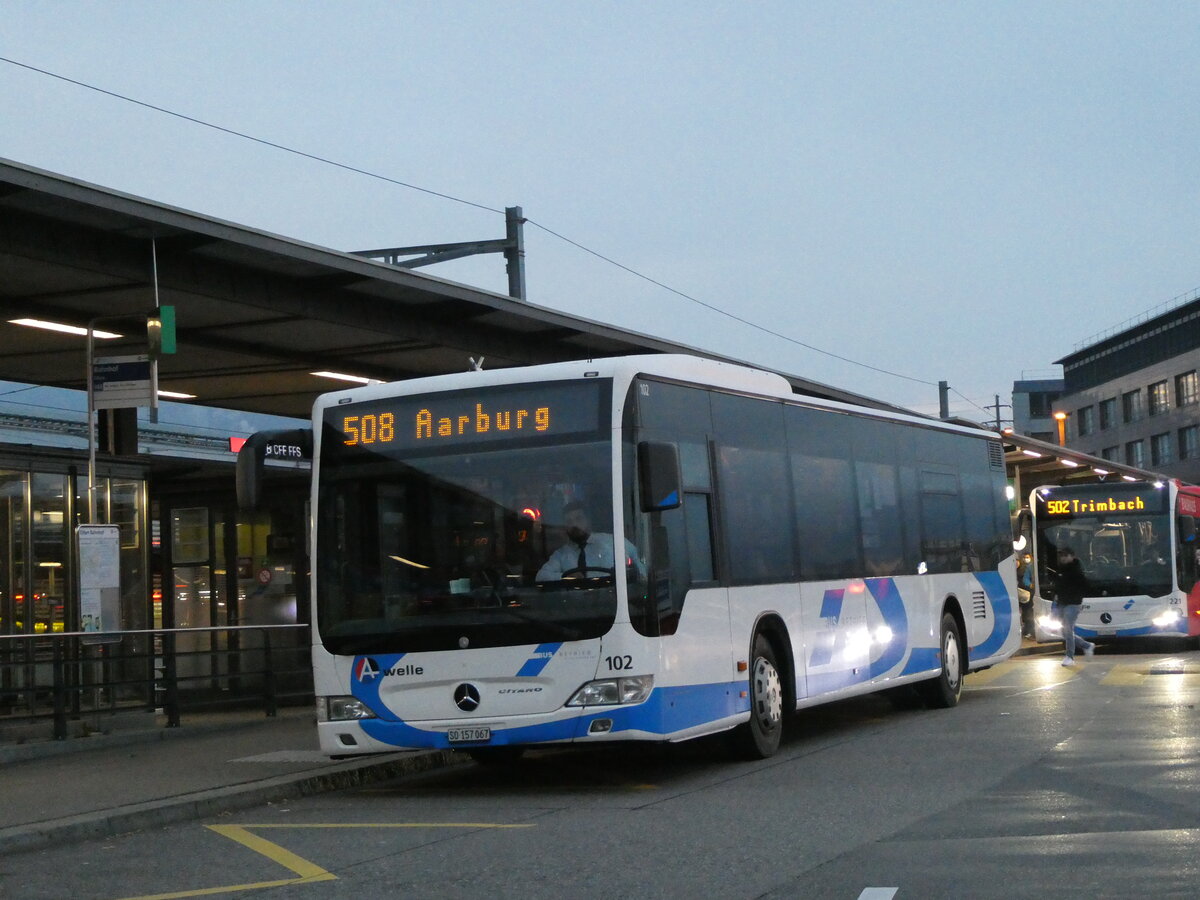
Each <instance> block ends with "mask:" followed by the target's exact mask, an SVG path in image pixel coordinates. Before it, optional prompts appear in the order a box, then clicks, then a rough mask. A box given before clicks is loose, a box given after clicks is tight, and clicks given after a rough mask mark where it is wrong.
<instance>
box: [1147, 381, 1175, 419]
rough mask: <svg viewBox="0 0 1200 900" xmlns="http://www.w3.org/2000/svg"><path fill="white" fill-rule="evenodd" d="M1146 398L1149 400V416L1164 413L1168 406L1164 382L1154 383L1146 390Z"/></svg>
mask: <svg viewBox="0 0 1200 900" xmlns="http://www.w3.org/2000/svg"><path fill="white" fill-rule="evenodd" d="M1146 396H1147V397H1148V398H1149V407H1150V415H1152V416H1158V415H1161V414H1162V413H1165V412H1166V411H1167V409H1168V407H1169V406H1170V399H1169V397H1170V395H1169V394H1168V392H1167V383H1166V382H1165V381H1156V382H1154V384H1152V385H1150V387H1148V388H1146Z"/></svg>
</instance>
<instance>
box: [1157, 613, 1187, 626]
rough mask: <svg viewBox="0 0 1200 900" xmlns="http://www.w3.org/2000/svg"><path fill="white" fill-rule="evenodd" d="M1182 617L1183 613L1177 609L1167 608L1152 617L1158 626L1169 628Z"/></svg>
mask: <svg viewBox="0 0 1200 900" xmlns="http://www.w3.org/2000/svg"><path fill="white" fill-rule="evenodd" d="M1182 618H1183V614H1182V613H1181V612H1180V611H1179V610H1177V609H1168V610H1167V611H1166V612H1165V613H1163V614H1162V615H1160V616H1155V617H1154V624H1155V625H1156V626H1157V627H1158V628H1170V627H1171V626H1172V625H1175V624H1176V623H1178V622H1179V620H1180V619H1182Z"/></svg>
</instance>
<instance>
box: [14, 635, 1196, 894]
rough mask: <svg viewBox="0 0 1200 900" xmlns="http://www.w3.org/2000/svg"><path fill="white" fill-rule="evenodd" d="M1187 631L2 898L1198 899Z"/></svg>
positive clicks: (243, 821) (338, 796) (119, 849)
mask: <svg viewBox="0 0 1200 900" xmlns="http://www.w3.org/2000/svg"><path fill="white" fill-rule="evenodd" d="M1198 693H1200V653H1196V652H1194V651H1193V652H1184V653H1180V654H1163V653H1161V652H1160V653H1156V654H1141V653H1139V654H1111V653H1107V652H1104V651H1102V652H1101V653H1100V654H1099V655H1097V656H1096V657H1095V658H1094V659H1091V660H1081V663H1080V665H1079V666H1078V667H1077V668H1076V669H1073V670H1068V669H1064V668H1062V667H1061V666H1060V665H1059V657H1058V656H1057V655H1046V656H1042V657H1022V658H1018V659H1014V660H1012V661H1010V662H1008V663H1005V664H1004V665H1003V666H998V667H996V668H995V669H992V670H989V671H987V672H984V673H979V674H977V675H973V676H970V678H969V679H968V681H967V690H966V692H965V694H964V698H963V702H962V703H961V704H960V705H959V706H958V708H956V709H953V710H944V711H926V710H923V709H919V708H914V707H912V706H911V705H906V704H905V703H904V702H903V700H904V698H902V697H901V698H896V699H897V700H898V701H900V702H898V703H897V702H893V701H892V700H891V699H888V698H883V697H869V698H862V699H859V700H852V701H847V702H843V703H839V704H835V705H831V706H827V707H823V708H820V709H816V710H809V711H807V712H804V713H802V714H800V715H799V716H797V718H796V719H795V721H794V723H793V728H792V733H791V734H790V735H789V737H788V738H787V739H786V740H785V744H784V746H783V748H782V750H781V751H780V753H779V754H778V755H777V756H776V757H774V758H772V759H770V760H767V761H763V762H755V763H747V762H731V761H728V759H726V758H725V757H724V753H723V745H722V743H721V742H720V741H714V740H708V741H701V742H692V743H690V744H686V745H680V746H676V747H649V746H641V747H627V748H613V749H611V750H606V751H603V752H600V751H591V752H586V753H584V752H570V751H560V750H545V751H538V752H535V753H530V754H528V755H527V756H526V757H525V758H524V759H522V760H521V761H520V762H518V763H516V764H513V765H510V766H505V767H482V766H476V765H467V766H457V767H453V768H450V769H444V770H441V771H436V772H430V773H425V774H422V775H416V776H409V777H406V778H403V779H398V780H396V781H393V782H388V783H384V784H382V785H375V786H373V787H368V788H359V789H353V790H347V791H342V792H339V793H332V794H323V795H319V796H314V797H307V798H297V799H296V800H295V801H294V802H293V801H288V802H285V803H279V804H275V805H272V806H269V807H265V808H261V809H258V810H251V811H244V812H238V813H236V814H231V815H227V816H223V817H220V818H217V819H211V820H201V821H195V822H188V823H184V824H181V825H176V826H171V827H169V828H164V829H161V830H153V831H146V832H139V833H134V834H130V835H123V836H120V837H117V838H113V839H109V840H104V841H96V842H91V843H75V844H72V845H70V846H64V847H61V848H50V849H46V850H42V851H36V852H27V853H19V854H10V855H8V856H7V857H6V858H4V859H0V897H12V898H22V900H24V898H29V900H34V898H53V900H61V898H74V900H84V898H106V900H107V898H128V897H148V896H171V897H191V896H234V897H236V896H239V895H253V896H256V897H257V896H261V897H266V898H310V897H313V898H315V897H322V898H323V897H339V898H340V897H347V898H356V900H364V898H374V897H384V896H386V897H417V898H426V897H429V898H433V897H437V898H456V897H464V898H467V897H469V898H476V897H479V898H507V897H512V898H518V897H519V898H522V900H528V898H541V897H547V898H559V897H563V896H573V897H574V896H578V897H604V898H611V897H638V898H644V897H734V898H737V897H746V898H761V897H769V898H792V897H804V898H810V897H811V898H837V900H857V898H862V900H889V898H893V897H894V898H936V897H955V898H962V897H969V898H991V897H996V898H1014V897H1038V898H1046V897H1053V898H1063V897H1084V896H1086V897H1089V898H1095V897H1120V898H1126V897H1195V896H1197V894H1198V893H1200V888H1198V887H1197V886H1198V885H1200V853H1198V852H1197V850H1196V847H1197V846H1198V842H1200V752H1198V750H1200V747H1198V744H1200V719H1198V717H1197V710H1196V702H1197V694H1198Z"/></svg>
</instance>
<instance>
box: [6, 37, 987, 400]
mask: <svg viewBox="0 0 1200 900" xmlns="http://www.w3.org/2000/svg"><path fill="white" fill-rule="evenodd" d="M0 62H5V63H8V64H9V65H13V66H17V67H19V68H22V69H26V70H28V71H31V72H36V73H38V74H39V75H45V76H47V77H49V78H55V79H57V80H59V81H63V82H66V83H67V84H72V85H75V86H76V87H81V88H84V89H86V90H89V91H95V92H96V93H99V94H103V95H105V96H107V97H112V98H114V99H116V100H122V101H124V102H126V103H132V104H134V105H135V106H140V107H142V108H144V109H149V110H152V111H154V112H158V113H162V114H164V115H168V116H172V117H174V118H176V119H180V120H182V121H185V122H189V123H191V124H194V125H200V126H202V127H205V128H211V129H213V130H215V131H219V132H222V133H223V134H228V135H231V136H233V137H238V138H241V139H243V140H247V141H251V142H253V143H256V144H260V145H262V146H264V147H270V148H273V149H275V150H280V151H283V152H284V153H290V154H292V155H294V156H299V157H302V158H304V159H308V160H311V161H313V162H318V163H322V164H324V165H329V166H333V167H335V168H338V169H342V170H343V171H346V172H353V173H355V174H358V175H363V176H365V177H367V178H374V179H377V180H379V181H383V182H386V183H388V184H392V185H396V186H397V187H403V188H407V189H409V190H413V191H419V192H421V193H423V194H428V195H430V196H433V197H439V198H441V199H444V200H450V201H453V202H455V203H461V204H463V205H465V206H471V207H474V208H475V209H481V210H484V211H486V212H491V213H496V214H498V215H504V214H505V213H504V210H500V209H496V208H495V207H491V206H487V205H486V204H482V203H476V202H474V201H471V200H465V199H463V198H461V197H455V196H453V195H452V194H447V193H444V192H442V191H436V190H433V189H431V188H425V187H421V186H420V185H416V184H412V183H411V182H407V181H401V180H399V179H396V178H391V177H389V176H386V175H380V174H379V173H377V172H372V171H369V170H367V169H362V168H359V167H357V166H352V165H348V164H346V163H341V162H338V161H336V160H333V159H329V158H327V157H324V156H319V155H317V154H314V153H307V152H305V151H303V150H297V149H295V148H294V147H288V146H287V145H285V144H280V143H277V142H276V141H270V140H267V139H265V138H260V137H256V136H254V135H252V134H247V133H245V132H243V131H237V130H236V129H233V128H227V127H225V126H223V125H217V124H215V123H213V122H208V121H205V120H204V119H199V118H196V117H195V116H189V115H187V114H185V113H180V112H176V111H175V110H172V109H167V108H166V107H163V106H158V105H156V104H154V103H148V102H146V101H144V100H138V99H136V98H134V97H130V96H128V95H127V94H122V93H119V92H117V91H112V90H108V89H106V88H102V87H98V86H97V85H94V84H89V83H88V82H85V81H80V80H78V79H76V78H70V77H68V76H66V75H62V74H60V73H58V72H52V71H50V70H49V69H43V68H41V67H39V66H34V65H30V64H29V63H25V62H21V61H19V60H15V59H11V58H9V57H6V56H0ZM525 221H526V222H527V223H528V224H530V225H532V226H534V227H535V228H537V229H539V230H541V231H544V232H545V233H546V234H548V235H550V236H552V237H554V238H557V239H558V240H560V241H563V242H564V243H567V244H569V245H571V246H572V247H575V248H576V249H578V250H581V251H583V252H584V253H587V254H589V255H591V256H594V257H595V258H596V259H599V260H602V261H603V262H606V263H608V264H609V265H612V266H615V267H616V268H618V269H621V270H622V271H624V272H627V273H628V274H630V275H633V276H634V277H636V278H640V279H642V280H643V281H646V282H648V283H649V284H652V285H655V286H656V287H659V288H661V289H662V290H665V291H668V292H670V293H672V294H675V295H676V296H678V297H681V298H683V299H684V300H688V301H690V302H692V303H695V304H697V305H698V306H702V307H704V308H705V309H708V310H710V311H712V312H715V313H717V314H718V315H722V316H725V317H726V318H729V319H732V320H733V321H735V322H739V323H741V324H743V325H746V326H748V327H750V328H753V329H755V330H757V331H760V332H762V333H764V334H769V335H771V336H772V337H776V338H779V339H780V340H783V341H786V342H788V343H790V344H794V345H796V346H798V347H803V348H804V349H806V350H811V351H812V352H814V353H819V354H822V355H823V356H827V357H830V358H831V359H836V360H839V361H841V362H844V363H848V364H850V365H854V366H859V367H861V368H864V369H869V370H871V371H872V372H878V373H880V374H882V375H888V376H891V377H893V378H900V379H904V380H905V381H911V382H914V383H916V384H923V385H927V386H929V387H934V386H936V383H935V382H933V381H928V380H926V379H923V378H915V377H913V376H911V375H904V374H902V373H900V372H893V371H891V370H889V369H884V368H882V367H880V366H873V365H871V364H869V363H864V362H861V361H859V360H856V359H851V358H850V357H848V356H843V355H841V354H838V353H833V352H832V351H829V350H824V349H822V348H820V347H817V346H814V345H812V344H808V343H805V342H804V341H801V340H798V339H796V338H794V337H791V336H790V335H786V334H783V333H781V332H779V331H776V330H774V329H772V328H767V327H766V326H764V325H760V324H759V323H757V322H754V321H752V320H750V319H747V318H745V317H743V316H739V315H736V314H734V313H731V312H729V311H728V310H725V309H721V308H720V307H719V306H715V305H713V304H711V303H706V302H705V301H703V300H700V299H698V298H697V297H694V296H692V295H691V294H688V293H686V292H684V291H681V290H678V289H677V288H673V287H671V286H670V285H668V284H665V283H663V282H661V281H658V280H657V279H655V278H652V277H650V276H649V275H646V274H644V273H642V272H639V271H637V270H636V269H634V268H632V267H630V266H627V265H625V264H624V263H620V262H618V261H617V260H615V259H613V258H611V257H609V256H605V255H604V254H603V253H600V252H598V251H596V250H593V249H591V248H590V247H587V246H585V245H584V244H581V243H579V242H578V241H575V240H572V239H571V238H569V237H567V236H566V235H563V234H560V233H559V232H557V231H554V230H553V229H551V228H548V227H547V226H545V225H543V224H541V223H540V222H537V221H535V220H533V219H530V218H526V219H525ZM955 393H958V392H957V391H955ZM959 396H962V395H961V394H960V395H959ZM963 399H964V400H966V399H967V398H965V397H963ZM967 402H968V403H971V401H970V400H968V401H967ZM972 405H975V404H972ZM985 412H986V410H985Z"/></svg>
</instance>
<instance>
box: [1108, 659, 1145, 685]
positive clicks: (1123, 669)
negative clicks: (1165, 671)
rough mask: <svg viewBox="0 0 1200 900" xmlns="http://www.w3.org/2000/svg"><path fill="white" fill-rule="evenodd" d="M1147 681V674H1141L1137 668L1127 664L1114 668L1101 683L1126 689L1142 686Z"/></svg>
mask: <svg viewBox="0 0 1200 900" xmlns="http://www.w3.org/2000/svg"><path fill="white" fill-rule="evenodd" d="M1145 680H1146V673H1145V672H1139V671H1138V668H1137V667H1135V666H1132V665H1128V664H1126V665H1117V666H1113V667H1112V671H1111V672H1109V673H1108V674H1107V675H1105V676H1104V677H1103V678H1101V679H1100V683H1101V684H1108V685H1116V686H1118V687H1125V686H1129V685H1137V684H1141V683H1142V682H1143V681H1145Z"/></svg>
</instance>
